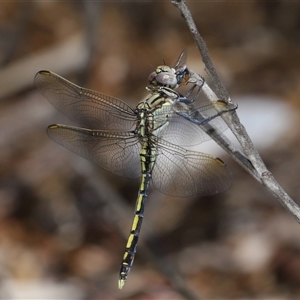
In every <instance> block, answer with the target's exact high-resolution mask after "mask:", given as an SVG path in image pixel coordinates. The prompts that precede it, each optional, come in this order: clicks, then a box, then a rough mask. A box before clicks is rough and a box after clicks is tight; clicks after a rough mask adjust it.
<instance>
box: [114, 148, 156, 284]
mask: <svg viewBox="0 0 300 300" xmlns="http://www.w3.org/2000/svg"><path fill="white" fill-rule="evenodd" d="M142 156H143V155H142V154H141V157H142ZM143 165H144V162H142V168H143ZM150 179H151V170H146V171H144V172H142V178H141V184H140V189H139V191H138V197H137V201H136V206H135V213H134V218H133V222H132V226H131V230H130V234H129V237H128V240H127V244H126V247H125V252H124V255H123V259H122V263H121V268H120V272H119V289H122V287H123V286H124V284H125V282H126V279H127V276H128V274H129V272H130V269H131V267H132V264H133V261H134V256H135V253H136V247H137V243H138V240H139V236H140V231H141V227H142V223H143V219H144V210H145V203H146V200H147V198H148V188H149V183H150Z"/></svg>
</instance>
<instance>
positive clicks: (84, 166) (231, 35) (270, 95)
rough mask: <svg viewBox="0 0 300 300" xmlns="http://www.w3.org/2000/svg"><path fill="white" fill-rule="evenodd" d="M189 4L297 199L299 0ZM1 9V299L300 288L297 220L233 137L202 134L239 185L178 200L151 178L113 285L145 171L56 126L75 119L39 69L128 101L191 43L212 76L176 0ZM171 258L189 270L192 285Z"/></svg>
mask: <svg viewBox="0 0 300 300" xmlns="http://www.w3.org/2000/svg"><path fill="white" fill-rule="evenodd" d="M187 5H188V7H189V8H190V10H191V13H192V15H193V17H194V20H195V22H196V25H197V27H198V30H199V32H200V33H201V35H202V36H203V38H204V40H205V41H206V44H207V46H208V48H209V50H210V54H211V56H212V59H213V61H214V63H215V66H216V69H217V71H218V72H219V74H220V76H221V79H222V81H223V83H224V84H225V86H226V88H227V89H228V91H229V93H230V95H231V97H232V99H233V101H234V102H235V103H238V105H239V108H238V111H237V113H238V114H239V116H240V118H241V121H242V123H243V124H244V125H245V126H246V129H247V130H248V131H249V134H250V136H251V137H252V138H253V140H254V143H255V144H256V145H257V147H258V149H259V151H260V154H261V156H262V158H263V159H264V161H265V163H266V165H267V167H268V168H269V170H270V171H271V172H273V174H274V176H275V178H276V179H277V180H278V182H279V183H280V184H281V185H282V186H283V188H284V189H285V190H286V192H287V193H288V194H289V195H290V196H291V197H292V198H293V199H294V200H295V201H296V202H297V203H298V204H300V198H299V192H300V183H299V178H300V158H299V153H300V140H299V131H298V128H299V108H300V105H299V96H300V59H299V57H300V30H299V29H300V5H299V3H296V2H294V3H293V2H287V1H276V2H272V3H271V2H263V1H257V2H244V1H224V2H201V1H194V2H187ZM0 8H1V9H0V100H1V101H0V298H1V299H20V298H26V299H185V298H189V299H192V294H194V295H195V297H194V298H195V299H200V298H201V297H202V298H204V299H207V298H209V299H240V298H244V299H245V298H248V299H270V298H272V299H299V298H300V225H299V224H298V223H297V222H296V221H295V220H294V219H293V217H292V216H291V215H290V214H289V213H288V212H287V211H285V210H284V208H283V207H282V206H281V205H280V203H279V202H278V201H277V200H276V199H275V198H274V197H273V196H272V195H271V194H270V193H268V192H267V191H266V190H265V189H264V188H263V187H262V186H261V185H260V184H259V183H257V182H256V181H255V180H254V179H253V178H251V177H250V176H249V175H248V174H247V173H246V172H245V171H244V170H242V169H241V168H240V167H239V166H238V165H237V164H236V163H235V162H234V161H233V160H232V159H231V158H230V157H229V156H228V155H227V154H226V153H225V152H223V151H222V150H221V149H219V148H218V147H216V148H214V149H211V150H210V148H209V147H207V146H206V145H200V147H199V148H198V150H199V151H204V152H207V151H212V152H213V153H215V154H217V155H218V156H219V157H220V158H222V160H224V161H225V162H226V163H227V165H228V166H229V168H230V170H231V173H232V177H233V185H232V187H231V189H229V190H228V191H226V192H224V193H222V194H219V195H216V196H214V197H204V198H199V199H197V198H193V199H180V198H171V197H168V196H166V195H163V194H161V193H159V192H157V191H156V190H154V189H152V188H151V189H150V196H149V201H148V203H147V207H146V212H145V221H144V226H143V229H142V233H141V239H140V243H139V245H138V252H137V255H136V259H135V262H134V265H133V268H132V271H131V273H130V275H129V277H128V281H127V283H126V285H125V287H124V288H123V290H122V291H119V290H117V280H118V271H119V267H120V262H121V258H122V255H123V251H124V247H125V241H126V240H125V239H126V238H127V235H128V233H129V229H130V226H131V221H132V217H133V210H134V205H135V200H136V195H137V191H138V186H139V180H132V179H126V178H119V177H117V176H115V175H112V174H110V173H108V172H105V171H102V170H101V169H99V168H97V167H95V166H94V165H93V164H92V163H89V162H88V161H86V160H84V159H82V158H80V157H78V156H76V155H75V154H72V153H71V152H69V151H68V150H66V149H64V148H62V147H60V146H59V145H57V144H55V143H54V142H52V141H51V140H49V139H48V137H47V135H46V133H45V129H46V127H47V126H48V125H50V124H53V123H66V124H68V123H69V121H68V120H66V118H65V117H64V116H62V115H61V114H60V113H59V112H58V111H56V110H55V109H54V108H53V107H52V106H51V105H50V104H49V103H48V102H47V100H46V99H44V98H43V97H42V96H41V95H40V94H39V93H38V92H37V90H36V89H35V88H34V85H33V78H34V75H35V74H36V72H38V71H39V70H42V69H46V70H51V71H53V72H55V73H58V74H59V75H61V76H63V77H65V78H67V79H68V80H71V81H72V82H74V83H77V84H79V85H81V86H84V87H88V88H91V89H94V90H97V91H101V92H103V93H106V94H109V95H112V96H115V97H118V98H120V99H122V100H124V101H126V102H127V103H129V104H130V105H132V106H135V105H136V104H137V103H138V102H139V101H140V100H141V99H142V97H144V96H145V94H146V91H145V86H146V85H147V84H148V82H147V78H148V75H149V74H150V73H151V72H152V71H153V69H154V68H155V67H156V66H157V65H160V64H162V62H163V60H164V61H165V62H166V64H168V65H173V64H174V63H175V61H176V59H177V57H178V55H179V53H180V52H181V51H182V50H183V49H187V50H188V62H187V65H188V67H190V68H191V69H193V70H195V71H197V72H198V73H200V74H202V75H203V76H204V75H205V72H204V69H203V65H202V62H201V58H200V56H199V53H198V52H197V49H196V47H195V44H194V41H193V38H192V36H191V34H190V33H189V31H188V29H187V27H186V25H185V22H184V20H183V19H182V18H181V16H180V13H179V11H178V9H177V8H175V7H174V6H173V5H172V4H170V3H169V2H168V1H161V2H155V1H153V2H151V1H139V2H127V1H119V2H102V1H76V2H57V1H53V2H52V1H38V2H1V4H0ZM205 144H206V143H205ZM202 146H203V147H202ZM204 146H205V147H204ZM204 149H205V150H204ZM169 267H170V268H171V271H170V273H171V275H173V276H174V275H176V276H177V274H179V275H180V276H182V278H183V280H184V282H183V283H182V286H183V288H182V289H181V291H180V288H179V284H178V282H177V283H176V280H175V281H174V278H173V279H172V276H168V274H167V272H166V269H168V268H169ZM184 289H186V290H185V291H184Z"/></svg>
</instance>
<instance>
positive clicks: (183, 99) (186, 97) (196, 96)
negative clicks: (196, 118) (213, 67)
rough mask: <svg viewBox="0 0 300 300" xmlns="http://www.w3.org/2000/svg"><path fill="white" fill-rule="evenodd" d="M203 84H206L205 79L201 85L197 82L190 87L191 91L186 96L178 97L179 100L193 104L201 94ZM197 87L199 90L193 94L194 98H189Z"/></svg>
mask: <svg viewBox="0 0 300 300" xmlns="http://www.w3.org/2000/svg"><path fill="white" fill-rule="evenodd" d="M203 84H204V80H203V82H202V84H201V85H200V86H199V85H197V84H194V85H193V86H192V87H191V88H190V89H189V91H188V92H187V94H186V95H185V96H180V97H179V98H178V101H179V102H183V103H186V104H192V103H194V102H195V100H196V99H197V98H198V97H199V94H200V92H201V89H202V86H203ZM196 87H198V90H197V92H196V94H195V95H194V96H193V98H191V99H188V98H189V97H190V96H191V94H192V93H193V91H194V89H195V88H196Z"/></svg>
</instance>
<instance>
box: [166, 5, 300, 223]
mask: <svg viewBox="0 0 300 300" xmlns="http://www.w3.org/2000/svg"><path fill="white" fill-rule="evenodd" d="M171 3H172V4H174V5H175V6H176V7H177V8H178V9H179V10H180V12H181V15H182V16H183V18H184V19H185V21H186V24H187V26H188V28H189V30H190V32H191V34H192V35H193V37H194V39H195V42H196V44H197V46H198V49H199V52H200V54H201V57H202V61H203V63H204V65H205V71H206V72H207V74H208V75H209V77H210V78H211V80H212V82H213V84H214V86H215V88H216V95H215V94H214V92H213V91H212V90H211V89H210V87H209V86H208V85H207V84H206V85H204V87H203V92H204V94H205V95H206V97H207V98H208V99H209V100H210V101H216V100H217V99H219V100H222V101H224V102H226V103H227V104H232V101H231V99H230V97H229V94H228V92H227V90H226V89H225V87H224V85H223V83H222V82H221V80H220V77H219V76H218V74H217V71H216V69H215V67H214V65H213V62H212V60H211V58H210V55H209V52H208V49H207V47H206V44H205V42H204V40H203V39H202V37H201V35H200V34H199V32H198V30H197V28H196V25H195V23H194V21H193V18H192V16H191V13H190V11H189V9H188V8H187V6H186V5H185V1H184V0H171ZM197 76H199V75H197V74H196V73H194V74H193V76H192V77H193V79H194V83H195V82H197ZM222 118H223V120H224V121H225V122H226V124H227V125H228V127H229V128H230V130H231V131H232V132H233V134H234V135H235V137H236V138H237V140H238V141H239V143H240V145H241V147H242V149H243V151H244V153H245V155H246V156H245V155H244V154H242V153H241V152H240V151H236V149H235V147H234V146H233V145H232V143H231V142H230V141H228V140H227V139H226V140H224V141H225V143H223V137H222V136H221V139H220V137H219V134H218V135H217V136H213V135H211V137H212V139H214V140H215V141H216V142H217V143H218V144H219V145H220V146H221V147H222V148H223V149H225V150H226V151H227V152H228V153H229V154H230V155H231V156H232V157H233V159H234V160H235V161H237V162H238V163H239V164H240V165H241V166H243V168H244V169H245V170H246V171H248V172H249V173H250V175H252V176H253V177H254V178H255V179H256V180H257V181H259V182H260V183H261V184H262V185H263V186H265V187H266V188H267V189H268V190H269V191H270V192H271V193H272V194H273V195H274V197H275V198H276V199H277V200H278V201H279V202H280V203H281V204H282V205H283V206H284V207H285V208H286V210H287V211H288V212H289V213H290V214H292V215H293V216H294V218H295V219H296V220H297V222H298V223H300V208H299V206H298V205H297V204H296V203H295V202H294V201H293V199H292V198H291V197H290V196H289V195H288V194H287V193H286V192H285V191H284V190H283V188H282V187H281V186H280V185H279V184H278V182H277V181H276V180H275V178H274V177H273V175H272V173H271V172H270V171H269V170H268V169H267V168H266V166H265V164H264V162H263V161H262V159H261V157H260V155H259V153H258V151H257V150H256V149H255V147H254V145H253V142H252V141H251V139H250V137H249V135H248V133H247V132H246V130H245V128H244V126H243V125H242V124H241V122H240V120H239V117H238V115H237V114H236V111H231V112H228V113H224V114H222Z"/></svg>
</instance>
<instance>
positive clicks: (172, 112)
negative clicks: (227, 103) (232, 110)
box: [154, 102, 228, 146]
mask: <svg viewBox="0 0 300 300" xmlns="http://www.w3.org/2000/svg"><path fill="white" fill-rule="evenodd" d="M219 115H220V113H218V112H217V110H216V109H215V105H214V104H212V103H208V104H205V105H202V106H199V107H196V108H193V107H192V106H191V105H186V104H184V103H180V102H175V103H174V104H173V105H169V106H165V107H162V108H161V109H160V110H157V111H156V112H154V116H155V122H156V125H155V127H159V126H160V125H161V124H164V123H165V122H166V121H168V125H167V126H162V127H161V129H160V130H157V132H154V134H155V135H157V136H158V137H161V138H163V139H164V140H166V141H168V142H170V143H172V144H176V145H182V146H193V145H198V144H201V143H202V142H204V141H207V140H210V139H211V138H210V136H209V135H207V134H206V133H205V132H204V131H203V130H202V129H201V127H200V126H199V125H200V124H199V123H201V122H202V123H205V122H206V121H208V120H209V121H208V122H209V124H211V125H212V126H213V127H214V128H215V129H216V130H218V131H220V132H223V131H225V130H226V129H227V128H228V127H227V125H226V124H225V122H224V121H223V120H222V118H221V117H220V116H219ZM187 116H188V117H187ZM190 117H191V118H194V119H197V122H193V121H192V122H191V120H190V119H189V118H190Z"/></svg>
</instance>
